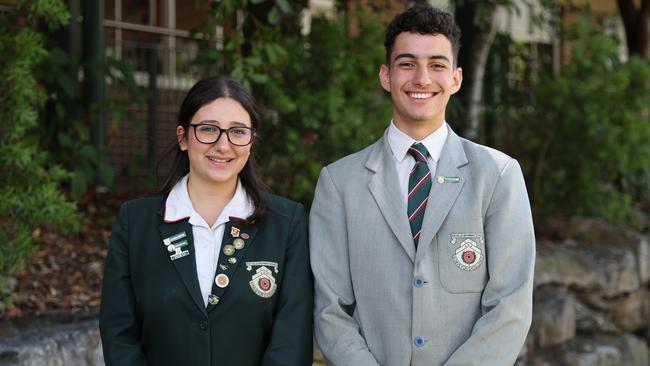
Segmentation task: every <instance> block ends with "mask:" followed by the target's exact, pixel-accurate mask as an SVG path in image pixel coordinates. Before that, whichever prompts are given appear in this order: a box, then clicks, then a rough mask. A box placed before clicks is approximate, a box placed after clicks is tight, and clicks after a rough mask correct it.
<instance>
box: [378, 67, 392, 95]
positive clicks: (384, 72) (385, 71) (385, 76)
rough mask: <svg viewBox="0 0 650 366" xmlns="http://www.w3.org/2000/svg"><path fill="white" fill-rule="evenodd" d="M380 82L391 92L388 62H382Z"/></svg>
mask: <svg viewBox="0 0 650 366" xmlns="http://www.w3.org/2000/svg"><path fill="white" fill-rule="evenodd" d="M379 82H380V83H381V87H382V88H384V90H385V91H387V92H389V93H390V69H389V68H388V66H386V64H381V67H380V68H379Z"/></svg>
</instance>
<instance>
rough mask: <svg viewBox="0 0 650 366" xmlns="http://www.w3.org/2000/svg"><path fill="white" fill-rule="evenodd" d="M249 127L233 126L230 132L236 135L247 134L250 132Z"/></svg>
mask: <svg viewBox="0 0 650 366" xmlns="http://www.w3.org/2000/svg"><path fill="white" fill-rule="evenodd" d="M249 131H250V130H249V129H247V128H244V127H233V128H231V129H230V130H228V133H229V134H231V135H235V136H246V135H248V134H249Z"/></svg>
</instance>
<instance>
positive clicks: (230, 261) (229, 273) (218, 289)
mask: <svg viewBox="0 0 650 366" xmlns="http://www.w3.org/2000/svg"><path fill="white" fill-rule="evenodd" d="M256 234H257V225H255V224H254V222H253V223H248V222H246V221H245V220H242V219H237V218H234V217H231V218H230V221H229V222H228V223H226V227H225V230H224V232H223V238H222V240H221V248H220V250H221V251H220V252H219V264H218V265H217V271H216V273H215V281H214V282H213V283H212V292H211V293H212V295H214V296H216V299H217V300H216V302H215V303H208V307H207V311H208V312H211V311H212V310H214V309H215V308H217V307H218V306H219V302H221V301H223V298H224V296H225V295H226V293H227V291H228V288H230V286H233V285H237V286H239V285H240V284H232V283H230V281H232V280H233V278H234V277H235V272H236V271H237V268H239V267H240V266H241V263H242V261H243V260H244V256H245V254H246V252H247V251H248V248H250V247H251V245H252V244H253V242H254V241H255V237H256ZM235 240H241V241H243V247H242V248H241V249H235V248H236V247H237V245H235ZM241 241H240V243H241ZM226 246H230V247H229V248H228V249H226V250H225V249H224V248H225V247H226ZM231 251H232V252H231ZM228 253H232V254H230V255H229V254H228ZM223 281H227V282H223ZM217 282H219V283H220V285H218V284H217ZM224 284H225V286H224ZM245 286H248V284H245Z"/></svg>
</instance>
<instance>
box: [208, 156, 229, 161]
mask: <svg viewBox="0 0 650 366" xmlns="http://www.w3.org/2000/svg"><path fill="white" fill-rule="evenodd" d="M208 160H210V161H212V162H215V163H230V162H231V161H233V159H217V158H214V157H211V156H208Z"/></svg>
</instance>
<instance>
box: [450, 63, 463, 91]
mask: <svg viewBox="0 0 650 366" xmlns="http://www.w3.org/2000/svg"><path fill="white" fill-rule="evenodd" d="M452 78H453V79H452V81H453V83H452V85H451V94H456V92H457V91H458V90H460V85H461V84H462V83H463V69H462V68H460V67H457V68H456V69H455V70H454V75H453V76H452Z"/></svg>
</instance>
